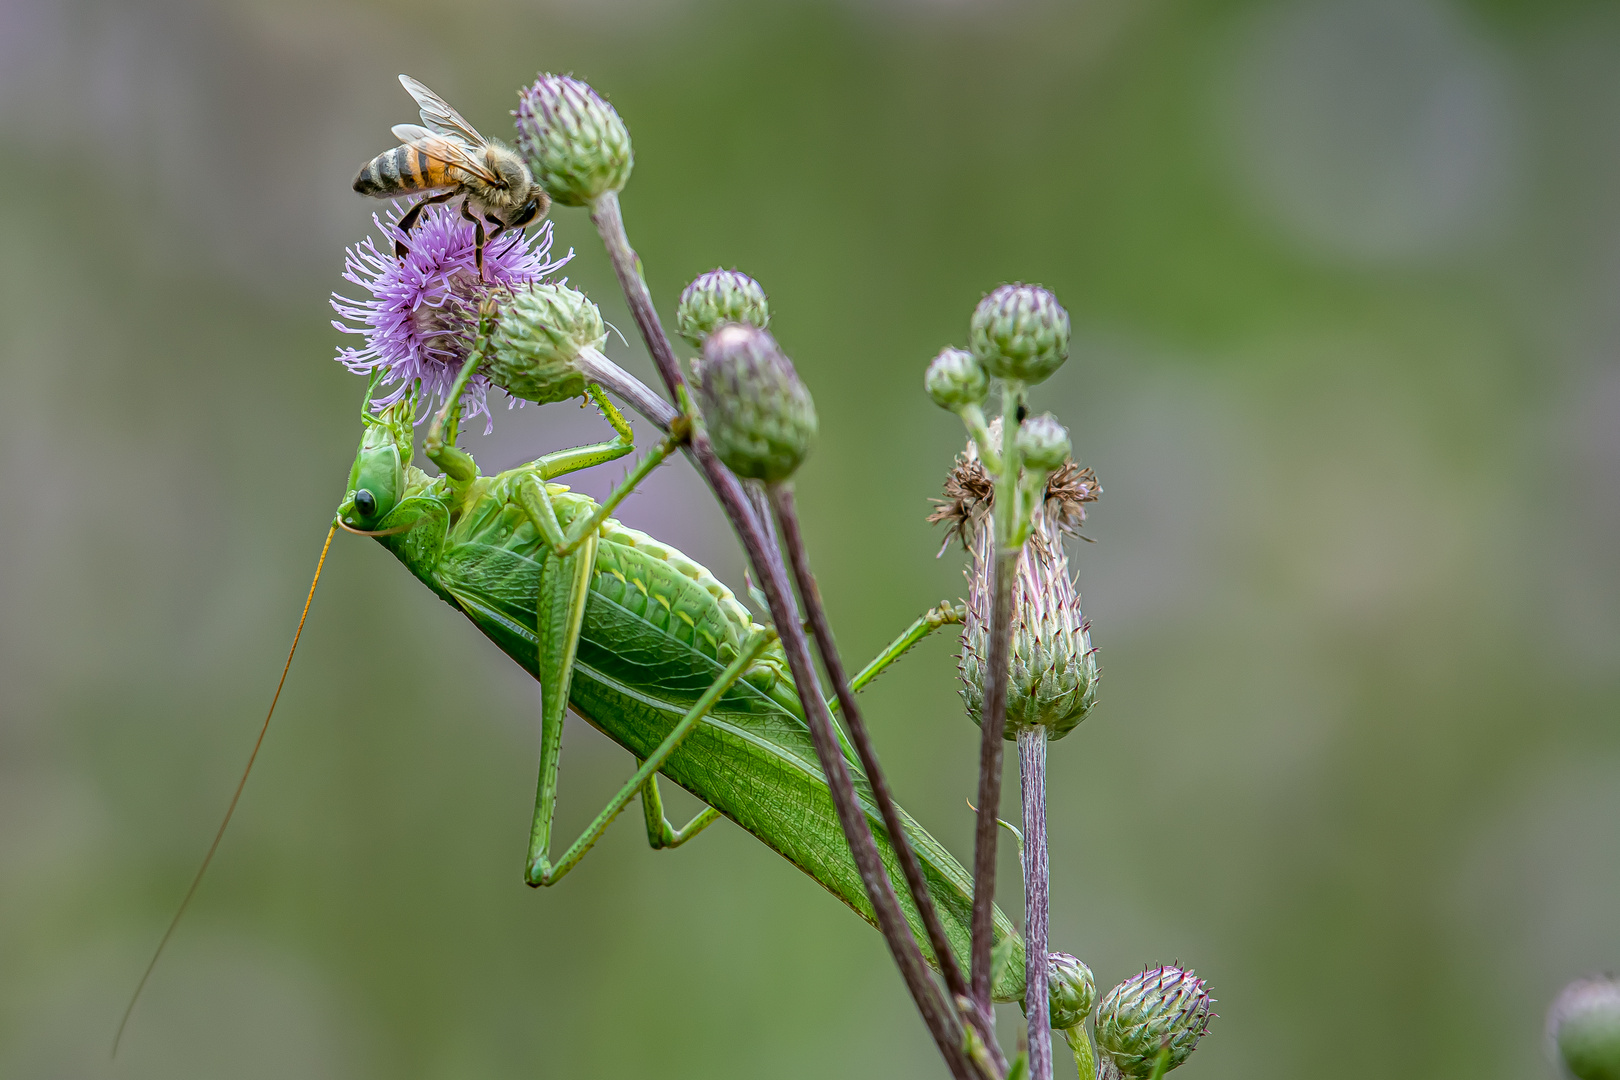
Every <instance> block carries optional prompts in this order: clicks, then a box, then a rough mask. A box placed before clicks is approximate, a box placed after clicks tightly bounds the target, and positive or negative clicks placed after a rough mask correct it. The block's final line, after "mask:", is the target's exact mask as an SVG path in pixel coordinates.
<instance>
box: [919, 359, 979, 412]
mask: <svg viewBox="0 0 1620 1080" xmlns="http://www.w3.org/2000/svg"><path fill="white" fill-rule="evenodd" d="M923 385H924V386H925V387H927V389H928V396H929V397H931V398H933V399H934V404H935V405H938V406H939V407H940V408H942V409H948V410H950V411H951V412H956V413H959V412H961V411H962V410H963V409H965V408H968V407H969V406H972V405H983V404H984V399H985V398H987V397H989V396H990V376H988V375H986V374H985V373H984V368H982V367H980V366H979V362H978V361H977V360H975V359H973V354H972V353H970V352H968V351H967V350H966V349H949V348H947V349H942V350H940V354H939V355H938V356H936V357H934V359H933V362H932V363H930V364H929V365H928V373H927V374H926V375H924V376H923Z"/></svg>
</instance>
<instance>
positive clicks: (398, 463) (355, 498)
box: [338, 398, 415, 532]
mask: <svg viewBox="0 0 1620 1080" xmlns="http://www.w3.org/2000/svg"><path fill="white" fill-rule="evenodd" d="M414 405H415V402H414V399H413V398H406V399H404V400H402V401H399V402H396V403H395V404H393V405H390V406H389V407H388V408H386V409H384V410H383V411H382V414H381V415H379V416H371V415H369V414H362V415H363V416H364V417H365V423H366V431H365V435H364V436H363V437H362V438H361V439H360V450H359V452H358V453H357V454H356V455H355V458H354V467H353V468H352V469H350V470H349V491H348V494H347V495H346V496H345V497H344V499H343V505H342V506H340V507H338V521H339V522H340V523H341V524H342V525H343V526H344V527H345V528H348V529H351V530H358V531H362V532H363V531H369V530H372V529H375V528H376V527H377V523H378V522H380V521H382V519H383V518H385V517H387V516H388V515H389V514H390V513H392V512H393V509H394V507H396V506H398V505H399V501H400V499H402V498H403V497H404V494H405V466H407V465H409V464H410V463H411V428H412V423H411V417H412V414H413V412H414V411H415V410H414Z"/></svg>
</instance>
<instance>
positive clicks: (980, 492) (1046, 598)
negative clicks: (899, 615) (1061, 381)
mask: <svg viewBox="0 0 1620 1080" xmlns="http://www.w3.org/2000/svg"><path fill="white" fill-rule="evenodd" d="M989 434H990V438H991V440H992V443H996V442H997V440H998V439H999V435H1000V421H994V422H992V423H991V425H990V429H989ZM996 448H998V449H999V446H997V447H996ZM1101 492H1102V489H1101V488H1100V487H1098V485H1097V477H1096V476H1095V474H1093V473H1092V471H1091V470H1090V469H1081V468H1080V467H1079V466H1078V465H1076V464H1075V463H1074V462H1072V461H1069V462H1065V463H1064V465H1063V466H1062V467H1061V468H1059V469H1058V470H1057V471H1056V472H1054V473H1052V474H1051V475H1050V476H1048V477H1046V481H1045V484H1044V488H1043V490H1042V491H1041V492H1040V494H1041V496H1042V499H1041V504H1040V506H1039V507H1038V508H1037V509H1036V511H1035V527H1034V529H1033V531H1032V532H1031V534H1030V537H1029V539H1028V540H1027V541H1025V543H1024V547H1023V550H1022V551H1021V552H1020V554H1019V556H1018V573H1017V576H1016V577H1015V578H1014V579H1013V617H1012V641H1011V643H1010V644H1011V650H1010V651H1011V656H1010V660H1011V666H1010V669H1009V671H1008V679H1007V729H1006V738H1007V739H1008V740H1009V741H1010V740H1015V739H1017V738H1018V733H1019V732H1020V731H1023V730H1026V729H1028V728H1030V727H1036V726H1039V727H1044V728H1046V734H1047V737H1048V738H1051V739H1059V738H1062V737H1063V736H1064V735H1067V734H1068V733H1069V732H1070V731H1073V730H1074V728H1075V727H1076V726H1077V725H1078V724H1079V723H1080V721H1082V720H1084V719H1085V718H1086V715H1087V714H1088V713H1089V712H1090V711H1091V707H1092V705H1094V704H1095V703H1096V700H1097V679H1098V671H1097V656H1096V650H1094V649H1093V648H1092V647H1091V625H1090V624H1089V623H1088V622H1087V621H1086V619H1085V616H1084V615H1083V614H1082V613H1081V610H1080V594H1079V593H1078V592H1077V591H1076V589H1075V586H1074V579H1073V578H1072V577H1071V576H1070V575H1069V560H1068V556H1067V555H1066V554H1065V553H1064V551H1063V539H1064V537H1065V536H1068V535H1074V534H1075V533H1077V532H1078V530H1079V528H1080V525H1081V524H1082V523H1084V521H1085V517H1086V514H1085V504H1086V503H1088V502H1093V501H1095V500H1096V498H1097V496H1098V495H1099V494H1101ZM945 495H946V498H945V499H944V500H943V501H941V502H940V503H939V506H938V508H937V509H936V510H935V511H934V513H933V514H931V515H930V516H929V519H928V520H929V521H942V522H945V523H946V524H947V526H948V527H949V529H950V531H949V533H947V535H946V541H945V542H946V544H949V543H950V541H951V539H952V538H953V537H960V538H961V540H962V541H963V543H964V544H965V545H967V547H968V549H969V550H970V551H971V552H972V554H973V566H972V568H971V569H970V570H969V571H968V598H967V600H968V602H967V619H966V620H965V623H964V625H963V628H962V653H961V657H960V661H959V665H958V670H959V671H960V673H961V676H962V700H963V702H964V703H965V704H966V705H967V710H968V715H969V716H971V717H972V718H973V720H974V722H975V723H978V722H979V720H980V717H981V715H982V713H983V710H984V676H985V672H986V670H987V669H988V665H989V662H990V622H991V614H992V612H991V606H992V604H993V602H994V599H993V598H994V595H995V535H994V534H995V530H994V524H993V522H992V520H991V512H990V511H991V508H992V507H993V506H994V504H995V485H994V482H993V481H992V480H991V478H990V474H989V473H988V472H987V471H986V470H985V467H984V465H983V464H982V463H981V462H980V461H979V460H978V456H977V453H976V451H975V449H974V448H973V447H971V445H970V450H969V453H967V454H964V455H962V456H961V457H959V458H958V459H957V462H956V467H955V468H954V469H952V470H951V475H950V476H949V477H948V478H947V479H946V482H945ZM940 551H941V552H942V553H943V551H944V547H941V548H940Z"/></svg>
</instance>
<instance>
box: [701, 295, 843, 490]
mask: <svg viewBox="0 0 1620 1080" xmlns="http://www.w3.org/2000/svg"><path fill="white" fill-rule="evenodd" d="M702 378H703V381H702V384H701V385H700V386H699V394H698V396H699V399H700V402H701V407H702V410H703V420H704V423H705V425H706V426H707V427H708V431H709V437H710V438H711V439H712V440H713V441H714V449H715V452H716V453H717V454H719V455H720V460H721V461H723V462H725V463H726V467H727V468H729V469H730V470H731V471H732V472H734V473H736V474H737V475H738V476H741V477H745V478H747V479H751V480H763V481H765V482H766V483H768V484H774V483H777V482H779V481H782V480H786V479H787V478H788V477H790V476H792V475H793V472H794V470H795V469H797V468H798V467H799V463H800V462H802V461H803V460H804V457H805V455H806V454H807V453H809V452H810V444H811V443H812V442H814V441H815V437H816V406H815V402H813V401H812V400H811V399H810V391H809V390H806V389H805V386H804V383H802V382H800V381H799V375H798V372H796V371H794V370H793V363H792V362H791V361H790V360H788V358H787V357H786V356H784V355H783V354H782V350H781V349H780V348H778V347H777V344H776V339H775V338H773V337H771V335H770V334H769V333H768V332H767V331H764V330H760V329H758V328H757V327H752V326H743V325H740V324H737V323H732V324H730V325H728V326H722V327H721V328H720V329H718V330H716V331H715V332H714V333H712V334H710V335H709V337H708V340H706V341H705V342H704V343H703V366H702Z"/></svg>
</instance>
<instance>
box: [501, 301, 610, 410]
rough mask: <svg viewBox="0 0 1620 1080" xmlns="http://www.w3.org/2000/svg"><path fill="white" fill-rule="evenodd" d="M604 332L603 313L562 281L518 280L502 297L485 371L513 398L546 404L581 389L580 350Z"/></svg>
mask: <svg viewBox="0 0 1620 1080" xmlns="http://www.w3.org/2000/svg"><path fill="white" fill-rule="evenodd" d="M606 338H607V328H606V327H605V326H603V324H602V313H601V312H600V311H598V310H597V307H596V305H595V304H593V303H592V302H591V301H590V299H589V298H588V297H586V295H585V294H584V293H582V292H578V291H576V290H574V289H570V288H569V287H568V286H566V285H553V284H550V283H544V282H542V283H537V284H533V285H520V286H517V287H516V288H514V289H513V290H512V292H511V293H510V294H508V295H507V296H505V297H502V298H501V300H500V305H499V315H498V318H497V321H496V324H495V330H494V332H493V333H492V334H491V335H490V342H489V349H488V353H489V358H488V360H487V361H486V362H485V365H484V367H483V369H482V370H483V372H484V374H485V375H487V376H488V378H489V381H490V382H492V383H494V384H495V385H496V386H499V387H500V388H501V389H503V390H505V391H506V392H507V393H508V394H510V395H512V396H513V397H515V398H521V399H523V400H524V401H534V402H538V403H541V404H544V403H546V402H548V401H566V400H568V399H569V398H575V397H579V396H580V395H581V394H583V393H584V392H585V382H586V380H585V375H584V373H583V372H582V371H581V369H580V365H579V356H580V354H581V353H582V352H584V351H585V350H586V349H592V350H595V349H600V348H601V346H602V342H603V341H604V340H606Z"/></svg>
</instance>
